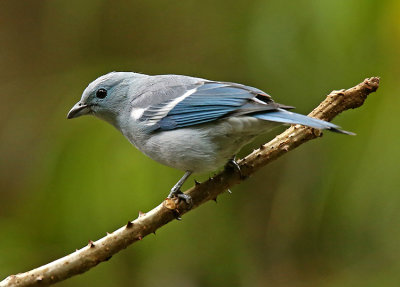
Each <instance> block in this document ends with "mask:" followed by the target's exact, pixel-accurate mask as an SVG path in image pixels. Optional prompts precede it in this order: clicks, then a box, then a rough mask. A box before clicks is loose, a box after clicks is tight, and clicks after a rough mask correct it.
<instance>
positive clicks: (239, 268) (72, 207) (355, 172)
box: [0, 0, 400, 287]
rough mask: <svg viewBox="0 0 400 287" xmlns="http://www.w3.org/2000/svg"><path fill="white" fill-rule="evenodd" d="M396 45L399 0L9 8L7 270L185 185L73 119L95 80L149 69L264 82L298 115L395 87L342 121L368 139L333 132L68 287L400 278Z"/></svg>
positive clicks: (1, 57) (391, 281)
mask: <svg viewBox="0 0 400 287" xmlns="http://www.w3.org/2000/svg"><path fill="white" fill-rule="evenodd" d="M399 51H400V2H399V1H396V0H386V1H377V0H376V1H372V0H371V1H365V0H335V1H328V0H327V1H319V0H309V1H306V0H300V1H288V0H271V1H261V0H259V1H225V0H222V1H208V0H203V1H194V0H186V1H160V0H153V1H127V0H125V1H124V0H119V1H116V0H113V1H111V0H90V1H66V0H52V1H50V0H49V1H28V0H26V1H1V2H0V84H1V90H0V97H1V98H0V99H1V104H0V278H4V277H6V276H7V275H9V274H14V273H18V272H23V271H27V270H28V269H31V268H33V267H37V266H39V265H42V264H45V263H47V262H49V261H52V260H54V259H56V258H58V257H61V256H63V255H66V254H67V253H70V252H73V251H74V250H75V248H80V247H82V246H84V245H85V244H86V243H87V242H88V240H89V239H92V240H95V239H98V238H100V237H102V236H104V235H105V233H106V231H109V232H111V231H113V230H115V229H117V228H118V227H119V226H122V225H123V224H124V223H125V222H127V221H128V220H130V219H134V218H135V217H136V216H137V214H138V211H139V210H142V211H144V212H145V211H148V210H150V209H151V208H152V207H154V206H155V205H157V204H158V203H160V202H161V201H162V200H163V199H164V198H165V195H166V194H167V193H168V191H169V189H170V188H171V187H172V185H173V184H175V182H176V181H177V180H178V178H179V177H180V176H181V175H182V172H180V171H177V170H173V169H171V168H169V167H165V166H162V165H160V164H158V163H156V162H154V161H152V160H150V159H149V158H147V157H145V156H144V155H142V154H141V153H140V152H139V151H137V150H136V149H135V148H133V147H132V146H131V145H130V144H129V143H128V141H127V140H125V139H124V138H123V137H122V136H121V135H120V134H119V133H118V132H117V131H116V130H115V129H114V128H113V127H111V126H110V125H107V124H105V123H104V122H102V121H99V120H96V119H94V118H92V117H84V118H79V119H77V120H72V121H67V120H66V114H67V112H68V111H69V109H70V108H71V107H72V105H73V104H74V103H75V102H77V101H78V99H79V98H80V95H81V93H82V91H83V90H84V88H85V87H86V86H87V84H88V83H89V82H91V81H92V80H94V79H95V78H96V77H98V76H100V75H102V74H105V73H107V72H109V71H135V72H142V73H147V74H165V73H173V74H186V75H193V76H199V77H204V78H208V79H213V80H222V81H233V82H239V83H243V84H247V85H253V86H255V87H258V88H260V89H262V90H264V91H266V92H268V93H270V94H271V95H273V97H274V98H275V100H276V101H278V102H280V103H283V104H288V105H293V106H296V107H297V109H296V111H297V112H301V113H308V112H309V111H310V110H312V109H313V108H314V107H315V106H316V105H317V104H318V103H319V102H320V101H321V100H322V99H323V98H324V96H325V95H326V94H328V93H329V92H330V91H331V90H333V89H342V88H349V87H351V86H353V85H355V84H357V83H358V82H360V81H362V80H363V79H364V78H365V77H370V76H381V77H382V81H381V88H379V90H378V92H377V93H376V94H373V95H371V96H370V98H369V99H368V100H367V102H366V104H365V105H364V106H363V107H361V108H360V109H357V110H354V111H349V112H346V113H345V114H343V115H341V116H340V117H338V118H337V119H335V120H334V122H335V123H337V124H339V125H341V126H342V127H344V128H345V129H346V130H350V131H353V132H355V133H357V134H358V135H357V136H356V137H351V136H343V135H338V134H332V133H325V136H324V137H323V138H322V139H318V140H315V141H313V142H310V143H308V144H306V145H304V146H302V147H300V148H299V149H298V150H295V151H293V152H291V153H290V154H288V155H286V156H285V157H283V158H281V159H279V160H278V161H276V162H274V163H273V164H270V165H268V166H267V167H265V168H264V169H262V170H261V171H260V172H258V173H257V174H256V175H255V176H253V177H252V178H250V179H249V180H247V181H246V182H245V183H243V184H241V185H240V186H237V187H235V188H233V190H232V191H233V194H231V195H228V194H224V195H223V196H221V197H220V198H219V200H218V204H215V203H213V202H211V203H207V204H206V205H205V206H203V207H201V208H199V209H198V210H195V211H193V212H190V213H189V214H188V215H185V216H184V218H183V221H181V222H177V221H175V222H172V223H171V224H168V226H166V227H164V228H162V229H161V230H159V232H158V233H157V235H156V236H149V237H146V238H145V239H144V240H143V241H142V242H140V243H138V244H135V245H134V246H132V247H129V248H128V249H127V250H124V251H123V252H121V253H120V254H118V255H116V256H114V257H113V258H112V259H111V260H110V261H109V262H107V263H102V264H100V265H99V266H97V267H96V268H94V269H93V270H91V271H90V272H88V273H86V274H84V275H81V276H78V277H75V278H73V279H70V280H67V281H65V282H63V283H61V284H59V286H141V287H146V286H329V287H331V286H341V287H342V286H398V284H399V282H400V263H399V256H400V244H399V242H400V219H399V218H400V193H399V191H400V183H399V182H400V181H399V176H400V173H399V159H400V157H399V154H400V149H399V147H400V137H399V131H400V130H399V124H400V119H399V116H398V107H399V97H398V94H399V86H398V82H399V72H400V69H399V67H400V65H399V64H400V57H399ZM281 130H282V129H281ZM276 132H279V131H278V130H277V131H276ZM271 136H273V135H266V136H263V137H261V138H260V139H259V140H258V141H257V142H254V143H253V144H252V145H250V146H249V147H247V148H245V150H244V151H243V152H242V154H241V155H242V156H243V155H244V154H246V153H247V152H249V151H251V150H252V148H255V147H257V146H258V145H259V144H260V143H262V142H265V141H266V140H268V139H270V138H271ZM207 177H208V174H205V175H197V176H195V178H197V179H198V180H202V179H204V178H207ZM192 183H193V181H192V179H191V180H189V181H188V183H187V184H186V185H185V186H186V187H189V186H190V185H192Z"/></svg>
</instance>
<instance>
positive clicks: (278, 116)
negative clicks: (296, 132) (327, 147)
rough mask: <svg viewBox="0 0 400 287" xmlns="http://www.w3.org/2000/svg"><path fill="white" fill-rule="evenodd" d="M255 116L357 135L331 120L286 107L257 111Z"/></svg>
mask: <svg viewBox="0 0 400 287" xmlns="http://www.w3.org/2000/svg"><path fill="white" fill-rule="evenodd" d="M253 117H255V118H258V119H261V120H266V121H272V122H279V123H286V124H299V125H303V126H308V127H311V128H315V129H320V130H330V131H332V132H337V133H342V134H347V135H355V133H352V132H348V131H344V130H342V129H340V127H339V126H337V125H335V124H332V123H330V122H326V121H323V120H319V119H315V118H311V117H308V116H304V115H301V114H296V113H292V112H289V111H286V110H284V109H278V110H277V111H273V112H267V113H257V114H254V115H253Z"/></svg>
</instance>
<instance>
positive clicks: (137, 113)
mask: <svg viewBox="0 0 400 287" xmlns="http://www.w3.org/2000/svg"><path fill="white" fill-rule="evenodd" d="M143 113H144V109H132V111H131V117H132V118H133V119H134V120H138V119H140V117H141V116H142V115H143Z"/></svg>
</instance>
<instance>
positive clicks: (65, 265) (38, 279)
mask: <svg viewBox="0 0 400 287" xmlns="http://www.w3.org/2000/svg"><path fill="white" fill-rule="evenodd" d="M378 87H379V78H378V77H372V78H369V79H365V80H364V81H363V82H362V83H360V84H358V85H356V86H354V87H353V88H350V89H348V90H340V91H333V92H332V93H330V94H329V95H328V96H327V97H326V99H325V100H324V101H323V102H322V103H321V104H320V105H319V106H318V107H317V108H315V109H314V110H313V111H312V112H311V113H310V114H309V115H310V116H312V117H316V118H319V119H322V120H326V121H331V120H332V119H333V118H334V117H335V116H336V115H338V114H340V113H341V112H343V111H345V110H348V109H354V108H357V107H359V106H361V105H362V104H363V103H364V101H365V99H366V98H367V96H368V95H369V94H370V93H372V92H375V91H376V90H377V89H378ZM321 135H322V133H321V132H320V131H318V130H315V129H311V128H307V127H304V126H300V125H296V126H292V127H290V128H289V129H287V130H286V131H284V132H283V133H282V134H280V135H278V136H277V137H275V138H274V139H273V140H271V141H270V142H268V143H266V144H264V145H262V146H261V147H260V148H259V149H257V150H255V151H254V152H252V153H251V154H249V155H248V156H246V157H245V158H244V159H242V160H240V161H239V162H238V164H239V166H240V168H241V173H242V174H241V175H240V174H239V173H238V172H237V171H235V170H233V169H229V168H225V170H223V171H222V172H220V173H219V174H218V175H216V176H214V177H213V178H210V179H209V180H207V181H205V182H203V183H196V184H195V186H194V187H192V188H190V189H189V190H188V191H186V193H188V194H189V195H190V196H191V197H192V199H193V206H192V209H190V210H193V209H194V208H196V207H197V206H199V205H201V204H203V203H205V202H207V201H209V200H210V199H216V198H217V196H218V195H219V194H221V193H223V192H224V191H226V190H227V189H229V188H230V187H232V186H233V185H235V184H238V183H240V182H241V181H243V180H244V179H245V178H247V177H248V176H250V175H252V174H253V173H254V172H256V171H257V170H258V169H260V168H261V167H263V166H264V165H266V164H268V163H270V162H271V161H273V160H275V159H277V158H278V157H280V156H282V155H283V154H285V153H287V152H288V151H290V150H292V149H294V148H296V147H297V146H299V145H301V144H303V143H305V142H307V141H309V140H311V139H314V138H317V137H320V136H321ZM188 211H189V209H187V206H186V204H185V203H183V202H177V201H175V200H173V199H166V200H164V201H163V202H162V203H161V204H160V205H158V206H157V207H155V208H154V209H152V210H151V211H149V212H148V213H139V217H138V218H137V219H135V220H134V221H129V222H128V223H127V224H126V225H125V226H123V227H121V228H119V229H118V230H116V231H114V232H113V233H111V234H107V236H105V237H103V238H101V239H99V240H97V241H95V242H92V241H90V242H89V244H88V245H87V246H85V247H83V248H81V249H79V250H77V251H76V252H74V253H71V254H69V255H67V256H65V257H62V258H60V259H57V260H55V261H53V262H51V263H48V264H46V265H43V266H41V267H38V268H36V269H33V270H31V271H28V272H25V273H20V274H17V275H11V276H9V277H7V278H6V279H4V280H3V281H1V282H0V287H5V286H46V285H51V284H53V283H56V282H59V281H62V280H65V279H67V278H69V277H72V276H74V275H77V274H80V273H84V272H86V271H88V270H89V269H91V268H92V267H94V266H96V265H97V264H99V263H101V262H103V261H106V260H108V259H110V258H111V256H113V255H114V254H116V253H117V252H119V251H120V250H121V249H124V248H126V247H128V246H129V245H131V244H132V243H135V242H137V241H140V240H142V239H143V238H144V237H145V236H146V235H148V234H150V233H153V232H155V231H156V230H157V229H158V228H160V227H162V226H164V225H165V224H167V223H168V222H170V221H172V220H174V219H177V218H179V217H180V216H182V215H183V214H185V213H186V212H188Z"/></svg>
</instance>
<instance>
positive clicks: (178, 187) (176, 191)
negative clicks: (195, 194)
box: [168, 170, 192, 206]
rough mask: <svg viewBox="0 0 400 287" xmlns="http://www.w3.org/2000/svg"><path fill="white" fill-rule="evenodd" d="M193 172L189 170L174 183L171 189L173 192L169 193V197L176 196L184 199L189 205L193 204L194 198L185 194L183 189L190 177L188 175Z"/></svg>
mask: <svg viewBox="0 0 400 287" xmlns="http://www.w3.org/2000/svg"><path fill="white" fill-rule="evenodd" d="M191 174H192V172H191V171H190V170H187V171H186V172H185V174H184V175H183V176H182V178H181V179H180V180H178V182H177V183H176V184H175V185H174V187H173V188H172V189H171V192H170V193H169V195H168V198H173V197H174V196H176V197H178V198H180V199H183V200H184V201H185V202H186V203H187V204H188V205H189V206H191V205H192V198H191V197H190V195H187V194H184V193H183V192H182V191H181V187H182V185H183V183H184V182H185V181H186V180H187V179H188V177H189V176H190V175H191Z"/></svg>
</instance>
